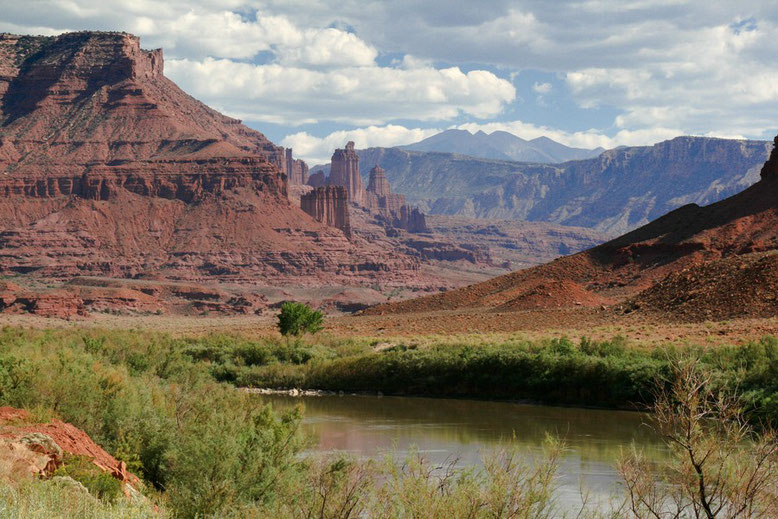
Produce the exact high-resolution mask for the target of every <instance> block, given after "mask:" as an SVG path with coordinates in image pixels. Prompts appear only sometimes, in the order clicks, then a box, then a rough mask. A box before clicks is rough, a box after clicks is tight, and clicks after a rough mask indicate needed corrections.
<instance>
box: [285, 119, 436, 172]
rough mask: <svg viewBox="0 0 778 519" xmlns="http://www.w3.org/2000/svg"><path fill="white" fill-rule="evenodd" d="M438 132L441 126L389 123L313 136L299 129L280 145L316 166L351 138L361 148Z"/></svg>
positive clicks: (407, 141)
mask: <svg viewBox="0 0 778 519" xmlns="http://www.w3.org/2000/svg"><path fill="white" fill-rule="evenodd" d="M439 132H440V130H439V129H432V128H424V129H422V128H406V127H404V126H399V125H393V124H390V125H386V126H369V127H367V128H357V129H355V130H340V131H336V132H332V133H330V134H329V135H327V136H325V137H314V136H313V135H310V134H308V133H306V132H299V133H295V134H293V135H288V136H286V137H285V138H284V139H283V140H282V141H281V145H282V146H284V147H287V148H294V154H295V156H296V157H301V158H303V159H304V160H305V161H306V162H308V164H310V165H316V164H324V163H327V162H329V160H330V157H331V156H332V152H333V151H334V150H335V149H336V148H342V147H343V145H344V144H346V143H347V142H348V141H354V144H355V145H356V147H357V148H359V149H363V148H372V147H379V146H380V147H392V146H402V145H403V144H412V143H414V142H418V141H420V140H422V139H426V138H427V137H430V136H431V135H435V134H436V133H439Z"/></svg>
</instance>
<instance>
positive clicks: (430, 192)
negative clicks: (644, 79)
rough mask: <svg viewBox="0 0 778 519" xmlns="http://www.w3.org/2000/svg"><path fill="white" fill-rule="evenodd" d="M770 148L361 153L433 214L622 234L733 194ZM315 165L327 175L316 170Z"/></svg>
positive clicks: (716, 144) (738, 143)
mask: <svg viewBox="0 0 778 519" xmlns="http://www.w3.org/2000/svg"><path fill="white" fill-rule="evenodd" d="M770 149H771V143H769V142H766V141H742V140H729V139H714V138H707V137H678V138H675V139H672V140H669V141H665V142H661V143H658V144H655V145H653V146H638V147H623V148H617V149H614V150H608V151H606V152H603V153H601V154H600V155H599V156H597V157H595V158H590V159H586V160H575V161H570V162H565V163H562V164H538V163H525V162H515V161H504V160H492V159H484V158H478V157H470V156H463V155H457V154H452V153H440V152H420V151H410V150H404V149H399V148H369V149H367V150H360V151H359V152H358V154H359V157H360V165H361V168H362V171H369V170H370V168H372V167H373V166H374V165H376V164H379V165H381V167H383V168H384V169H385V170H386V176H387V178H388V179H389V181H390V182H391V184H392V186H393V188H394V189H395V190H396V191H397V192H398V193H403V194H405V195H406V197H407V199H408V202H409V203H412V204H416V205H418V206H419V207H420V208H421V209H422V210H423V211H425V212H427V213H430V214H444V215H458V216H468V217H475V218H503V219H515V220H525V221H540V222H552V223H556V224H562V225H572V226H578V227H587V228H590V229H596V230H598V231H602V232H606V233H609V234H610V235H614V236H615V235H616V234H621V233H624V232H627V231H629V230H631V229H634V228H636V227H639V226H641V225H645V224H646V223H648V222H650V221H651V220H654V219H655V218H658V217H659V216H662V215H663V214H665V213H667V212H668V211H672V210H673V209H675V208H677V207H680V206H682V205H684V204H689V203H696V204H700V205H704V204H709V203H712V202H716V201H718V200H721V199H723V198H726V197H728V196H731V195H733V194H735V193H737V192H739V191H742V190H743V189H745V188H746V187H748V186H750V185H751V184H753V183H754V182H756V181H757V180H759V170H760V168H761V166H762V164H763V163H764V161H765V160H766V159H767V157H768V156H769V153H770ZM316 169H326V168H321V167H317V168H316Z"/></svg>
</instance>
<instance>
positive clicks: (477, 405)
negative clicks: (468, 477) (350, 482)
mask: <svg viewBox="0 0 778 519" xmlns="http://www.w3.org/2000/svg"><path fill="white" fill-rule="evenodd" d="M260 398H262V399H263V401H267V402H270V403H272V404H273V406H274V407H276V408H279V409H282V408H288V407H290V406H294V405H298V404H303V406H304V408H305V418H304V422H303V424H304V427H305V429H306V430H307V431H309V432H310V433H311V434H312V436H313V438H314V442H315V443H314V447H313V448H314V450H317V451H321V452H334V451H345V452H348V453H351V454H353V455H356V456H359V457H369V458H378V457H381V456H383V455H385V454H386V453H395V454H396V455H397V456H404V455H405V454H407V452H408V451H409V450H410V449H411V448H412V446H413V447H415V448H417V449H418V450H419V452H421V453H423V454H424V456H425V457H426V458H427V459H429V460H430V461H432V462H433V463H441V464H442V463H446V462H448V461H450V460H456V461H457V463H458V464H459V465H462V466H472V465H476V464H478V463H479V460H480V456H481V453H482V452H483V451H484V450H488V449H491V448H497V447H500V446H505V445H508V444H512V445H516V446H518V447H519V448H520V449H521V450H522V452H525V453H526V455H527V456H531V457H533V456H536V455H537V454H538V453H539V452H540V449H541V446H542V444H543V441H544V439H545V437H546V435H547V434H553V435H556V436H558V437H560V438H562V439H563V440H564V441H565V444H566V446H567V452H566V455H565V458H564V461H563V464H562V474H561V478H560V485H561V489H560V498H561V501H562V502H563V503H566V504H567V505H570V506H571V507H572V506H573V505H574V504H575V503H576V502H577V501H578V493H579V487H580V483H581V482H583V484H584V485H585V486H586V488H588V489H589V490H591V491H592V493H593V494H594V495H595V497H597V498H598V499H600V500H601V499H603V498H604V497H606V496H607V495H609V494H610V493H611V492H612V490H613V489H614V484H615V483H616V482H617V481H618V474H617V472H616V469H615V462H616V460H617V459H618V456H619V453H620V451H621V449H623V448H628V447H629V446H630V445H631V444H633V443H634V444H635V445H637V446H638V447H640V448H642V449H643V450H644V451H645V452H646V454H647V455H648V456H649V458H651V459H661V458H663V457H664V456H666V449H665V447H664V445H663V443H662V441H661V439H660V438H659V437H658V436H657V435H656V434H655V433H654V431H652V430H651V428H650V427H648V426H646V425H645V422H648V419H647V416H646V415H644V414H641V413H633V412H627V411H606V410H596V409H575V408H563V407H546V406H535V405H524V404H515V403H508V402H487V401H477V400H453V399H432V398H407V397H375V396H317V397H302V398H294V397H290V396H286V395H262V396H261V397H260Z"/></svg>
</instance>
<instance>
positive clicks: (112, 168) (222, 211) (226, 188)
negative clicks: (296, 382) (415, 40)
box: [0, 32, 431, 287]
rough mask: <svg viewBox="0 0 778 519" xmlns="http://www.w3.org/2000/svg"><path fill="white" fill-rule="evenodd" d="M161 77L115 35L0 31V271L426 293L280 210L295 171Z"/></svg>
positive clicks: (253, 134)
mask: <svg viewBox="0 0 778 519" xmlns="http://www.w3.org/2000/svg"><path fill="white" fill-rule="evenodd" d="M163 71H164V64H163V59H162V51H161V50H154V51H146V50H142V49H141V48H140V41H139V39H138V38H137V37H135V36H132V35H130V34H126V33H95V32H81V33H69V34H63V35H61V36H57V37H27V36H14V35H7V34H3V35H0V273H2V274H21V275H35V276H39V277H44V278H55V279H59V280H63V279H69V278H71V277H74V276H80V275H95V276H104V277H122V278H137V277H143V276H159V277H162V278H167V279H176V280H186V281H197V282H201V281H209V280H213V281H230V282H240V283H268V282H276V281H284V282H289V281H294V282H296V283H302V284H310V285H321V284H325V283H333V282H337V283H347V284H358V283H364V282H372V280H374V279H376V277H378V276H379V275H380V277H381V279H382V282H384V283H387V284H391V283H397V284H402V285H409V286H416V287H425V286H431V284H430V282H429V281H428V280H424V279H422V278H421V277H420V275H419V259H418V258H417V257H413V256H408V255H404V254H397V253H394V252H393V251H391V250H385V248H382V247H378V246H376V245H372V244H370V243H367V242H365V241H364V240H362V241H354V240H349V239H348V238H347V237H346V236H345V235H344V233H343V232H342V231H340V230H339V229H336V228H334V227H329V226H327V225H325V224H323V223H320V222H318V221H316V220H315V219H314V218H311V217H310V216H309V215H307V214H306V213H305V212H303V211H301V210H300V208H299V207H296V206H295V205H294V204H292V203H290V201H289V200H288V198H287V196H288V185H289V182H288V180H287V174H286V173H287V171H290V168H291V173H292V175H291V176H294V179H293V181H295V182H296V181H300V182H302V181H303V180H304V179H305V169H306V168H307V167H304V166H303V163H302V162H301V161H295V160H294V159H292V158H291V157H290V155H291V154H290V153H287V152H286V151H285V150H284V149H283V148H280V147H278V146H275V145H274V144H273V143H271V142H270V141H269V140H268V139H267V138H266V137H265V136H264V135H262V134H261V133H259V132H257V131H255V130H252V129H250V128H248V127H246V126H244V125H243V124H241V122H240V121H238V120H236V119H232V118H230V117H226V116H224V115H222V114H220V113H218V112H216V111H214V110H212V109H210V108H208V107H207V106H205V105H203V104H202V103H200V102H198V101H197V100H195V99H193V98H192V97H190V96H188V95H187V94H185V93H184V92H183V91H181V90H180V89H179V88H178V87H177V86H176V85H175V84H174V83H173V82H171V81H170V80H168V79H167V78H166V77H165V76H164V73H163ZM288 159H292V160H291V161H290V160H288ZM379 273H380V274H379Z"/></svg>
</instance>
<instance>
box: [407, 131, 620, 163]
mask: <svg viewBox="0 0 778 519" xmlns="http://www.w3.org/2000/svg"><path fill="white" fill-rule="evenodd" d="M400 149H404V150H410V151H440V152H444V153H459V154H460V155H469V156H471V157H481V158H485V159H495V160H515V161H519V162H539V163H543V164H554V163H559V162H566V161H568V160H578V159H589V158H592V157H596V156H597V155H599V154H600V153H602V152H603V151H605V149H604V148H597V149H593V150H589V149H583V148H570V147H568V146H565V145H564V144H560V143H558V142H556V141H553V140H551V139H549V138H548V137H538V138H537V139H532V140H529V141H528V140H524V139H521V138H519V137H517V136H515V135H513V134H512V133H508V132H502V131H497V132H493V133H490V134H487V133H484V132H482V131H479V132H477V133H475V134H473V133H470V132H469V131H467V130H446V131H444V132H441V133H438V134H437V135H433V136H432V137H428V138H426V139H424V140H423V141H419V142H416V143H414V144H409V145H407V146H400Z"/></svg>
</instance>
